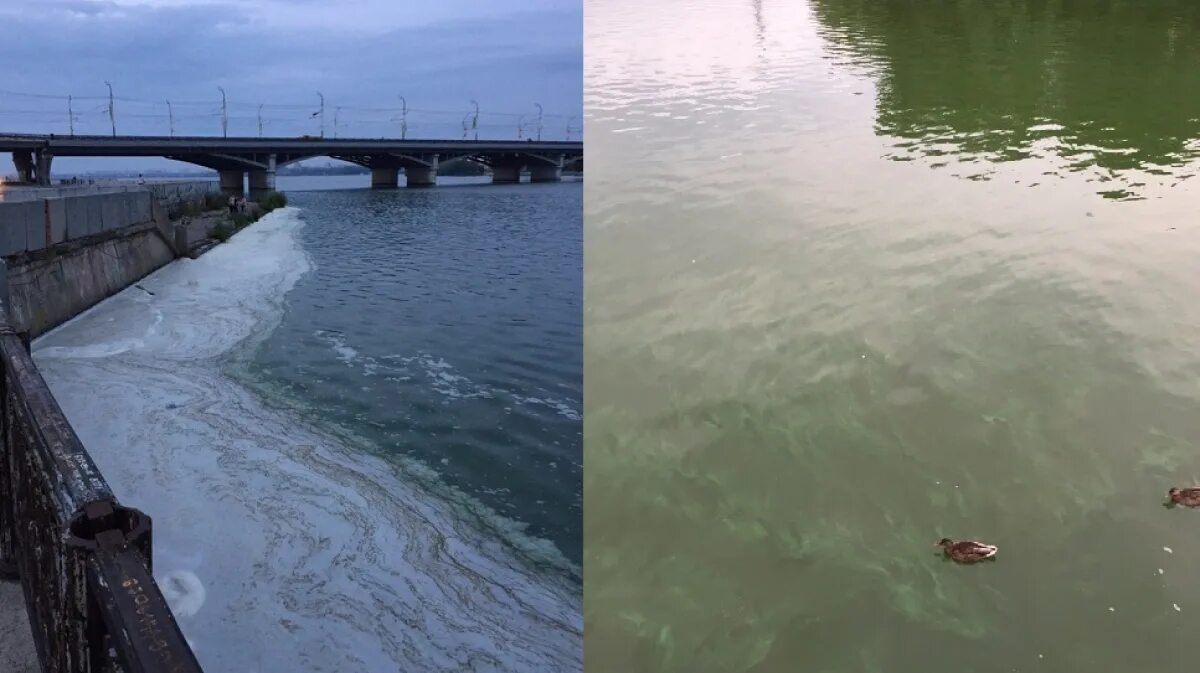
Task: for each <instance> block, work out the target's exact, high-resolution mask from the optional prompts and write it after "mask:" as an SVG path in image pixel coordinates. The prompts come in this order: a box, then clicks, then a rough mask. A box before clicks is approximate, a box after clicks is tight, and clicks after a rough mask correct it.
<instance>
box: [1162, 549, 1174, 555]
mask: <svg viewBox="0 0 1200 673" xmlns="http://www.w3.org/2000/svg"><path fill="white" fill-rule="evenodd" d="M1163 551H1165V552H1167V553H1168V554H1174V553H1175V552H1174V551H1172V549H1171V548H1170V547H1163Z"/></svg>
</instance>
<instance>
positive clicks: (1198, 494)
mask: <svg viewBox="0 0 1200 673" xmlns="http://www.w3.org/2000/svg"><path fill="white" fill-rule="evenodd" d="M1167 498H1168V499H1169V500H1170V501H1171V504H1173V505H1183V506H1184V507H1200V488H1173V489H1171V490H1169V491H1167Z"/></svg>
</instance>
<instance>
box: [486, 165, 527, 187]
mask: <svg viewBox="0 0 1200 673" xmlns="http://www.w3.org/2000/svg"><path fill="white" fill-rule="evenodd" d="M520 181H521V164H510V163H497V164H494V165H492V182H493V183H496V184H502V183H513V182H520Z"/></svg>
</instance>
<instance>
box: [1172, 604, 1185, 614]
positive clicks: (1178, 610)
mask: <svg viewBox="0 0 1200 673" xmlns="http://www.w3.org/2000/svg"><path fill="white" fill-rule="evenodd" d="M1171 607H1173V608H1175V612H1182V610H1181V609H1180V608H1179V603H1171Z"/></svg>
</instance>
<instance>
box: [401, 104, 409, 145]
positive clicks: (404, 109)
mask: <svg viewBox="0 0 1200 673" xmlns="http://www.w3.org/2000/svg"><path fill="white" fill-rule="evenodd" d="M407 136H408V101H406V100H404V96H401V97H400V139H401V140H404V139H405V137H407Z"/></svg>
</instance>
